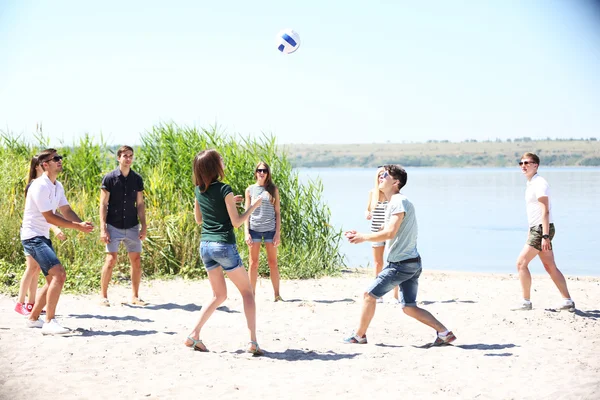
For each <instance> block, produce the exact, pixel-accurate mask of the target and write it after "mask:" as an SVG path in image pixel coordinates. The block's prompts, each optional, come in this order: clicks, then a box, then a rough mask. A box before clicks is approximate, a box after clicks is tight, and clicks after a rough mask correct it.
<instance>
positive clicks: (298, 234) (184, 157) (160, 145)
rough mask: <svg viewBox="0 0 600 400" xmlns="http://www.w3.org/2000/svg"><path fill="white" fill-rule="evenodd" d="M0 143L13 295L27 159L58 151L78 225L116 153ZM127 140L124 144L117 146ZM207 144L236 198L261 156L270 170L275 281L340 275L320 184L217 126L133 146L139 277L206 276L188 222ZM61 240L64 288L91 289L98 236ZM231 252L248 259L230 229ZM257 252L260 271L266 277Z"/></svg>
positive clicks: (6, 267) (165, 128) (269, 150)
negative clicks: (139, 202) (277, 237)
mask: <svg viewBox="0 0 600 400" xmlns="http://www.w3.org/2000/svg"><path fill="white" fill-rule="evenodd" d="M1 140H2V146H1V147H0V155H1V157H0V167H2V168H3V171H4V174H2V175H1V176H0V191H1V192H2V193H3V194H4V196H3V197H2V198H0V218H1V219H2V221H3V223H2V224H1V225H0V291H3V292H8V293H11V294H15V293H16V292H17V290H18V284H19V279H20V277H21V274H22V273H23V271H24V269H25V260H24V256H23V249H22V245H21V243H20V240H19V227H20V224H21V220H22V213H23V207H24V196H23V190H24V187H25V183H26V182H25V181H26V176H27V169H28V167H29V159H30V157H31V156H32V155H34V154H35V153H36V152H38V151H39V150H41V149H43V148H46V147H54V148H57V149H58V151H59V152H60V153H61V154H63V155H65V160H64V162H63V164H64V171H63V173H62V174H61V175H60V176H59V178H58V179H59V180H60V181H61V182H62V183H63V185H64V186H65V190H66V195H67V199H68V200H69V202H70V203H71V207H72V208H73V209H74V210H75V212H76V213H77V214H78V215H79V216H80V217H81V218H82V219H84V220H90V221H92V222H93V223H94V225H96V226H98V223H99V217H98V209H99V197H100V183H101V179H102V176H103V175H104V174H106V173H107V172H109V171H110V170H112V169H114V168H116V166H117V163H116V157H115V154H114V147H109V146H107V145H105V144H104V143H102V141H101V142H100V143H97V142H95V141H94V140H93V138H92V137H91V136H89V135H86V136H84V137H83V138H81V139H79V141H78V142H77V143H75V144H74V145H72V146H57V145H56V144H53V143H49V142H48V140H47V139H46V138H43V137H38V138H36V143H34V144H30V143H26V142H25V141H23V140H22V139H20V138H19V137H15V136H12V135H9V134H3V135H2V137H1ZM124 144H125V143H124ZM207 148H215V149H217V150H218V151H219V152H220V153H221V155H222V156H223V158H224V160H225V164H226V170H225V174H226V179H225V182H226V183H228V184H230V185H231V187H232V188H233V190H234V193H236V194H243V193H244V190H245V188H246V187H247V186H248V185H250V184H252V183H254V177H253V171H254V167H255V165H256V163H257V162H258V161H259V160H264V161H266V162H267V163H268V164H269V165H270V166H271V169H272V171H273V179H274V182H275V184H277V185H278V186H279V190H280V196H281V220H282V221H281V222H282V228H281V246H279V248H278V255H279V269H280V272H281V276H282V277H283V278H314V277H320V276H324V275H335V274H338V273H339V271H340V268H342V267H344V261H343V258H342V257H341V255H340V254H339V251H338V250H339V246H340V242H341V231H338V230H335V229H333V228H332V227H331V225H329V220H330V211H329V208H328V206H327V205H326V204H324V202H323V200H322V194H323V187H322V184H321V182H320V181H314V182H309V183H308V184H301V183H300V182H299V180H298V175H297V173H296V172H294V171H293V169H292V164H291V163H290V161H289V160H288V159H287V157H286V156H285V154H284V153H283V152H282V151H281V150H280V149H279V148H278V146H277V145H276V143H275V139H274V138H273V137H268V136H264V137H261V138H259V139H250V138H245V137H240V136H228V135H223V134H220V133H219V132H218V131H217V130H216V129H214V128H211V129H198V128H192V127H179V126H176V125H173V124H164V125H158V126H155V127H153V128H152V130H150V131H149V132H147V133H146V134H144V135H143V136H142V140H141V146H139V147H137V148H136V149H135V157H136V158H135V161H134V166H133V168H134V170H136V171H137V172H139V173H140V174H141V175H142V177H143V178H144V186H145V201H146V218H147V221H148V238H147V240H146V242H145V243H144V251H143V253H142V267H143V271H144V276H145V277H146V278H157V277H160V278H165V277H175V276H178V277H183V278H186V279H197V278H203V277H205V276H206V272H205V270H204V267H203V265H202V264H201V261H200V257H199V254H198V246H199V242H200V227H199V226H198V225H197V224H196V223H195V221H194V215H193V204H194V203H193V201H194V194H193V190H194V186H193V183H192V161H193V158H194V156H195V155H196V153H198V151H200V150H202V149H207ZM65 233H66V234H67V236H68V239H67V240H66V241H65V242H58V241H57V240H54V241H53V243H54V244H55V247H56V250H57V254H58V256H59V259H60V260H61V262H62V263H63V264H64V265H65V268H66V270H67V282H66V285H65V290H67V291H72V292H89V291H92V290H97V289H98V288H99V284H100V271H101V268H102V265H103V262H104V246H103V245H102V244H101V243H100V240H99V232H98V230H96V231H94V232H93V233H91V234H84V233H81V232H77V231H74V230H65ZM236 238H237V244H238V249H239V251H240V255H241V256H242V259H243V260H247V257H248V248H247V246H246V244H245V243H244V238H243V230H242V229H238V230H237V231H236ZM128 271H129V266H128V260H127V256H126V253H125V252H124V250H123V249H121V253H120V256H119V260H118V262H117V267H116V269H115V273H114V277H113V278H114V280H119V279H120V278H123V279H126V278H127V276H128V274H129V272H128ZM268 271H269V269H268V266H267V263H266V259H265V255H264V251H262V252H261V258H260V267H259V273H261V275H264V276H266V275H268Z"/></svg>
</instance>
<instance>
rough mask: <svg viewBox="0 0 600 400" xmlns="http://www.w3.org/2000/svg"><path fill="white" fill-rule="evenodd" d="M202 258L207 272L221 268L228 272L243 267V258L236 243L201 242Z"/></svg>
mask: <svg viewBox="0 0 600 400" xmlns="http://www.w3.org/2000/svg"><path fill="white" fill-rule="evenodd" d="M200 258H201V259H202V262H203V263H204V268H206V270H207V271H211V270H213V269H215V268H218V267H219V266H221V267H222V268H223V269H224V270H225V271H228V272H229V271H233V270H234V269H236V268H238V267H243V264H242V258H241V257H240V254H239V253H238V250H237V245H236V244H235V243H232V244H229V243H222V242H200Z"/></svg>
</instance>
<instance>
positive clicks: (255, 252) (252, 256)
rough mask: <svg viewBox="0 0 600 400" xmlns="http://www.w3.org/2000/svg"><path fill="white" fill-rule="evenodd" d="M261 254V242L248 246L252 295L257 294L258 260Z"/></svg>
mask: <svg viewBox="0 0 600 400" xmlns="http://www.w3.org/2000/svg"><path fill="white" fill-rule="evenodd" d="M259 253H260V242H254V243H252V246H248V258H249V260H248V274H249V275H250V284H251V286H252V293H254V294H256V282H257V281H258V259H259Z"/></svg>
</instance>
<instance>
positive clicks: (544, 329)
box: [0, 268, 600, 399]
mask: <svg viewBox="0 0 600 400" xmlns="http://www.w3.org/2000/svg"><path fill="white" fill-rule="evenodd" d="M349 270H353V271H354V270H356V271H354V272H350V273H343V274H342V276H341V277H326V278H321V279H308V280H284V281H282V285H281V294H282V296H283V298H284V299H285V300H286V302H284V303H274V302H273V299H272V297H273V296H272V289H271V285H270V281H269V280H268V279H260V281H259V285H258V286H257V331H258V340H259V343H260V344H261V347H262V348H263V349H264V350H265V352H266V354H265V356H264V357H260V358H253V357H252V356H251V355H250V354H247V353H245V352H244V351H243V349H244V348H245V347H246V344H247V342H248V338H247V330H246V327H245V319H244V317H243V310H242V303H241V297H240V295H239V293H238V292H237V290H235V288H233V286H232V285H231V283H230V282H228V286H229V287H228V289H229V291H228V295H229V298H228V299H227V301H226V302H225V303H224V304H223V305H222V306H221V307H220V308H219V309H218V311H217V312H215V314H214V315H213V317H212V318H211V320H210V321H209V322H208V324H207V326H206V327H205V329H204V330H203V331H202V335H201V336H202V339H203V340H204V343H205V344H206V346H207V347H208V349H209V350H210V352H209V353H200V352H194V351H192V350H190V349H188V348H186V347H185V346H184V345H183V342H184V340H185V337H186V335H187V333H188V332H189V330H190V329H191V327H192V326H193V324H195V322H196V320H197V318H198V314H199V313H198V311H199V310H200V308H201V305H202V303H203V302H206V300H207V299H208V297H209V296H210V295H211V291H210V285H209V283H208V281H206V280H203V281H186V280H182V279H174V280H166V281H162V280H153V281H143V282H142V288H141V295H142V297H143V298H144V299H145V300H147V301H149V302H150V303H151V305H150V306H148V307H146V308H139V307H133V306H128V305H121V302H122V301H126V300H127V299H128V297H129V288H128V286H125V285H117V286H114V287H111V288H110V291H109V298H110V299H111V302H112V303H113V305H112V306H111V307H109V308H103V307H101V306H99V305H98V300H99V296H98V295H97V294H96V295H74V294H63V295H62V296H61V300H60V302H59V305H58V309H57V311H58V312H57V314H58V318H59V320H60V321H61V323H63V324H64V325H65V326H67V327H69V328H71V329H73V330H74V332H73V333H72V334H70V335H67V336H65V337H51V336H42V335H41V333H40V332H39V330H36V329H27V328H25V327H24V322H23V317H21V316H20V315H18V314H17V313H15V312H14V311H13V308H14V297H10V296H7V295H4V294H3V295H0V310H1V312H2V315H3V318H2V320H1V321H2V322H0V347H1V351H0V370H1V371H3V373H2V374H0V399H9V398H10V399H25V398H28V399H42V398H47V397H48V396H49V395H51V396H56V397H59V398H62V399H81V398H89V399H105V398H106V399H109V398H110V399H114V398H119V399H120V398H128V399H180V398H182V399H183V398H192V397H196V398H197V397H201V396H210V398H232V399H233V398H255V397H260V398H261V399H275V398H281V397H284V398H291V399H305V398H307V397H319V398H330V397H332V396H339V397H340V398H344V399H359V398H361V399H362V398H364V397H369V398H376V399H379V398H386V399H388V398H390V396H391V397H392V398H393V397H398V396H400V395H399V394H398V395H396V394H395V392H396V391H398V392H400V393H402V395H401V396H402V397H404V396H407V395H408V396H410V397H411V398H417V399H419V398H423V399H425V398H428V399H429V398H440V399H447V398H478V399H507V398H519V399H527V398H531V399H534V398H535V399H539V398H553V399H556V398H562V399H571V398H573V399H575V398H577V399H593V398H599V397H600V346H599V345H600V339H599V338H598V335H597V332H598V331H600V330H599V329H600V310H599V308H600V306H599V304H600V290H599V289H600V277H579V276H577V277H567V281H568V283H569V289H570V291H571V294H572V297H573V299H574V300H575V301H576V304H577V309H578V310H577V311H576V312H575V313H568V312H552V311H548V310H547V309H550V308H551V307H552V306H553V305H556V304H558V302H559V301H560V295H559V293H558V290H557V289H556V288H555V287H554V285H553V283H552V281H551V280H550V278H549V277H548V276H545V275H534V276H533V292H532V301H533V307H534V309H533V310H532V311H529V312H513V311H510V307H511V306H512V305H514V303H515V302H516V301H518V300H519V292H520V286H519V281H518V278H517V276H516V274H492V273H471V272H447V271H431V270H426V271H424V272H423V275H422V277H421V279H420V286H419V295H418V298H417V301H418V303H419V305H420V306H422V307H424V308H426V309H427V310H429V311H430V312H432V313H433V314H434V315H435V316H437V317H438V318H439V319H440V320H441V321H442V322H443V323H444V324H446V325H447V326H448V327H449V328H450V329H452V330H453V331H454V333H455V334H456V336H457V337H458V339H457V340H456V342H454V343H453V346H447V347H441V348H431V349H423V348H420V346H422V345H424V344H426V343H429V342H431V341H433V339H434V336H435V332H433V330H432V329H430V328H428V327H426V326H424V325H422V324H419V323H418V322H416V321H414V320H412V319H411V318H409V317H407V316H406V315H403V312H402V311H401V307H400V306H398V305H395V304H392V302H390V301H389V298H390V297H391V296H390V295H388V296H387V297H386V302H385V303H384V304H379V305H378V306H377V310H376V313H375V318H374V319H373V322H372V324H371V327H370V328H369V331H368V332H367V337H368V339H369V343H368V344H366V345H348V344H344V343H342V339H343V337H344V336H345V335H348V334H349V333H351V331H352V330H353V329H354V328H355V327H356V324H357V323H358V318H359V315H360V309H361V304H362V295H363V291H364V289H365V288H366V287H367V285H368V284H369V283H370V281H371V279H372V270H370V269H366V268H360V269H349Z"/></svg>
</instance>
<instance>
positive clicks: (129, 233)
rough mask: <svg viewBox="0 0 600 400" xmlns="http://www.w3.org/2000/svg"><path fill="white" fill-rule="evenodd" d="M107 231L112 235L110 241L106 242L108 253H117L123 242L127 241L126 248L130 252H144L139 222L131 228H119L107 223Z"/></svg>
mask: <svg viewBox="0 0 600 400" xmlns="http://www.w3.org/2000/svg"><path fill="white" fill-rule="evenodd" d="M106 231H107V232H108V234H109V235H110V243H107V244H106V252H107V253H117V252H118V251H119V244H120V243H121V242H123V243H125V248H126V249H127V252H128V253H141V252H142V241H141V240H140V225H139V224H138V225H136V226H134V227H131V228H129V229H119V228H115V227H114V226H112V225H110V224H106Z"/></svg>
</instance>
